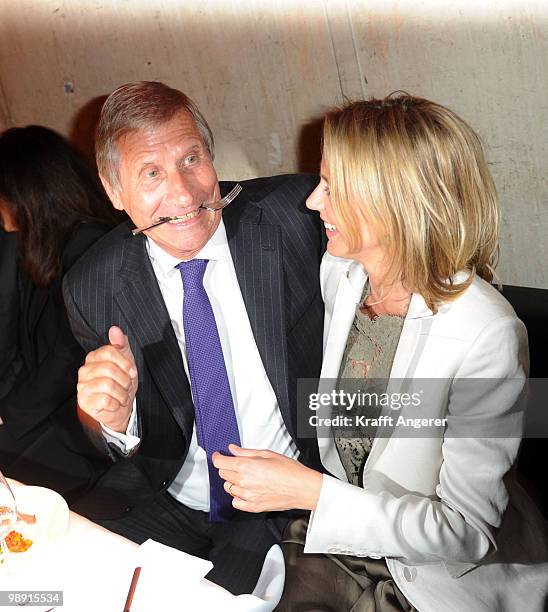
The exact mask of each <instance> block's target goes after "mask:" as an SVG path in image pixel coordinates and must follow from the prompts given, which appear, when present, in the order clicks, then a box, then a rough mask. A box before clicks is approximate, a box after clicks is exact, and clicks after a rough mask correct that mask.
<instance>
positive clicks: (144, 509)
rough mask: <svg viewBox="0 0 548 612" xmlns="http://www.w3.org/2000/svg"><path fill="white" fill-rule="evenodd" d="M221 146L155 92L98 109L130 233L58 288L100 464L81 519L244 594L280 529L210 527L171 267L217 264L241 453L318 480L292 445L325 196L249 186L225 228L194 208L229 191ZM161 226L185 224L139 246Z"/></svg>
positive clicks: (312, 326) (287, 184)
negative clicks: (315, 208) (216, 148)
mask: <svg viewBox="0 0 548 612" xmlns="http://www.w3.org/2000/svg"><path fill="white" fill-rule="evenodd" d="M212 147H213V139H212V136H211V132H210V130H209V127H208V125H207V123H206V121H205V119H204V118H203V117H202V115H201V114H200V112H199V110H198V109H197V108H196V106H195V105H194V104H193V103H192V102H191V101H190V100H189V99H188V98H187V97H186V96H185V95H184V94H182V93H181V92H179V91H177V90H173V89H171V88H169V87H167V86H165V85H163V84H161V83H151V82H139V83H129V84H127V85H124V86H122V87H120V88H118V89H117V90H116V91H115V92H114V93H113V94H112V95H111V96H110V97H109V98H108V100H107V101H106V103H105V106H104V107H103V110H102V113H101V118H100V122H99V126H98V131H97V143H96V149H97V163H98V167H99V172H100V175H101V179H102V181H103V184H104V186H105V189H106V191H107V193H108V195H109V197H110V199H111V201H112V203H113V205H114V206H115V207H116V208H117V209H120V210H125V211H126V213H127V214H128V215H129V217H130V219H131V222H132V223H129V222H128V223H124V224H122V225H120V226H119V227H118V228H116V229H115V230H114V231H112V232H111V233H110V234H109V235H107V236H106V237H105V239H104V240H101V241H100V242H99V243H98V244H97V245H96V246H95V247H94V248H92V249H91V250H90V251H89V252H88V253H87V254H86V256H84V257H83V258H82V259H81V260H80V261H79V262H78V264H77V265H76V266H75V267H74V268H73V269H72V270H71V272H70V273H69V274H68V275H67V277H66V279H65V284H64V294H65V301H66V304H67V308H68V312H69V315H70V319H71V325H72V328H73V331H74V333H75V335H76V337H77V338H78V340H79V341H80V343H81V344H82V346H83V347H84V348H85V350H86V351H87V352H88V355H87V358H86V362H85V364H84V365H83V366H82V368H81V369H80V372H79V383H78V405H79V411H80V414H81V418H82V420H83V421H84V423H85V425H86V427H87V430H88V431H89V435H90V436H91V437H92V439H93V440H94V442H95V444H96V446H97V447H98V448H99V449H100V450H101V451H102V454H103V456H104V457H105V463H104V464H102V466H101V470H100V471H99V472H98V474H97V480H96V483H95V486H94V487H93V488H92V490H90V491H89V492H88V493H87V494H86V495H85V496H84V497H83V498H82V499H81V500H80V501H79V503H78V505H77V506H76V508H75V509H76V510H77V511H80V512H82V513H84V514H86V515H88V516H90V518H92V519H93V520H95V521H96V522H98V523H101V524H102V525H104V526H106V527H107V528H108V529H111V530H113V531H116V532H118V533H121V534H122V535H125V536H126V537H129V538H131V539H133V540H135V541H137V542H142V541H144V540H145V539H147V538H149V537H151V538H153V539H156V540H158V541H161V542H163V543H166V544H169V545H171V546H175V547H177V548H180V549H182V550H185V551H187V552H190V553H192V554H195V555H198V556H202V557H205V558H209V559H211V560H212V561H213V562H214V564H215V567H214V569H213V570H212V572H211V573H210V574H209V575H208V578H210V579H211V580H213V581H215V582H218V583H219V584H221V585H223V586H225V587H226V588H228V589H229V590H231V591H232V592H234V593H243V592H249V591H250V590H252V589H253V586H254V584H255V582H256V579H257V577H258V574H259V572H260V569H261V566H262V560H263V558H264V555H265V553H266V551H267V550H268V549H269V548H270V546H271V545H272V544H273V543H275V542H276V541H278V540H279V538H280V535H281V529H282V528H283V525H284V522H285V517H284V515H283V514H282V515H278V516H263V515H258V516H257V515H250V514H246V513H239V512H236V513H235V515H234V516H233V518H232V519H231V520H229V521H227V522H212V521H210V518H209V514H208V512H209V511H210V501H211V500H210V491H209V486H208V482H209V481H208V471H207V458H206V453H205V451H204V449H203V448H202V447H201V446H200V445H199V444H198V443H197V436H196V427H195V406H194V403H193V395H192V390H191V384H190V383H189V376H188V372H189V363H188V354H187V350H186V345H185V333H186V331H185V330H186V327H185V326H184V325H185V321H184V320H183V321H181V318H182V317H181V313H182V304H183V286H182V284H181V276H180V274H179V270H178V269H177V267H178V266H179V264H180V262H185V261H189V260H192V259H194V258H196V259H205V260H208V263H207V270H206V273H205V275H204V277H203V287H204V288H205V290H206V293H207V295H208V299H209V302H210V303H211V308H212V310H213V313H214V318H215V322H216V326H217V328H218V336H219V339H220V343H221V345H222V354H223V355H224V362H225V366H226V375H227V377H228V381H229V383H230V392H231V395H232V399H233V404H234V412H235V416H236V420H237V424H238V429H239V434H240V438H241V444H242V446H247V447H251V448H272V449H273V450H276V451H278V452H281V453H284V454H286V455H288V456H290V457H296V456H299V458H300V460H301V461H302V462H303V463H304V464H308V465H310V466H314V467H316V468H318V467H319V462H318V456H317V447H316V443H315V441H307V440H299V439H297V436H296V384H297V378H300V377H317V376H318V375H319V371H320V364H321V352H322V346H321V338H322V325H323V304H322V300H321V296H320V291H319V281H318V269H319V264H320V259H321V255H322V250H323V247H322V235H323V232H321V228H320V226H319V223H318V221H317V219H316V217H315V216H314V215H311V214H309V212H308V211H307V209H306V208H305V205H304V203H305V199H306V197H307V196H308V194H309V193H310V192H311V190H312V189H313V188H314V186H315V182H316V181H315V179H314V178H313V177H310V176H279V177H272V178H267V179H255V180H251V181H244V182H243V183H242V186H243V191H242V193H241V194H240V195H239V196H238V198H237V199H236V200H235V201H234V202H233V203H232V204H231V205H230V206H229V207H228V208H227V209H226V210H224V211H223V213H222V214H221V212H220V211H216V212H211V211H207V210H203V209H199V206H200V204H201V203H203V202H210V201H214V200H217V199H219V198H220V196H221V195H222V194H223V193H224V192H226V191H227V190H229V189H230V188H231V187H232V185H231V184H221V185H219V183H218V181H217V176H216V174H215V170H214V168H213V164H212ZM161 216H177V217H178V218H179V220H178V221H177V222H176V223H165V224H164V225H161V226H159V227H157V228H154V229H152V230H150V231H147V232H146V235H139V236H133V235H132V233H131V229H132V227H133V225H135V226H145V225H150V224H151V223H152V222H153V221H154V219H156V218H158V217H161ZM197 256H198V257H197ZM192 388H194V381H193V383H192Z"/></svg>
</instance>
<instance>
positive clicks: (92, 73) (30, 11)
mask: <svg viewBox="0 0 548 612" xmlns="http://www.w3.org/2000/svg"><path fill="white" fill-rule="evenodd" d="M547 37H548V2H547V1H546V0H452V1H449V0H421V1H420V2H417V1H416V0H407V1H405V0H399V1H398V0H371V1H366V0H299V2H296V1H295V0H231V1H230V0H186V1H183V0H146V1H143V0H110V2H105V1H103V0H65V1H60V0H2V2H1V3H0V128H3V127H5V126H10V125H24V124H28V123H41V124H44V125H47V126H50V127H53V128H55V129H57V130H59V131H61V132H62V133H64V134H67V135H69V136H70V137H71V138H72V139H73V140H74V141H76V142H77V143H78V144H79V146H80V147H81V148H82V149H83V150H84V151H87V152H88V154H89V155H91V154H92V153H91V145H90V134H91V131H92V128H93V125H94V121H95V118H96V115H97V112H98V109H99V108H100V104H101V101H102V99H103V96H105V95H106V94H108V93H109V92H110V91H112V89H114V88H115V87H116V86H117V85H119V84H121V83H123V82H126V81H129V80H133V79H151V80H162V81H165V82H166V83H168V84H170V85H173V86H176V87H179V88H181V89H183V90H184V91H185V92H186V93H188V94H189V95H190V96H191V97H193V98H194V99H195V100H196V102H197V103H198V104H199V105H200V107H201V108H202V110H203V111H204V113H205V115H206V117H207V118H208V120H209V121H210V123H211V125H212V127H213V129H214V132H215V135H216V140H217V143H218V147H217V149H218V153H217V162H216V163H217V167H218V169H219V173H220V175H221V176H223V177H226V178H228V177H230V178H246V177H248V176H253V175H257V174H263V175H266V174H278V173H282V172H293V171H296V170H298V169H301V170H311V169H314V168H315V164H316V163H317V159H318V151H317V124H316V123H315V121H314V120H315V119H317V118H318V117H319V116H320V115H321V113H322V111H324V110H325V109H326V108H327V107H329V106H331V105H333V104H336V103H340V102H341V101H342V100H343V99H344V97H349V98H356V97H368V96H371V95H375V96H382V95H385V94H387V93H388V92H390V91H392V90H395V89H404V90H406V91H409V92H410V93H415V94H418V95H423V96H426V97H430V98H432V99H434V100H436V101H439V102H441V103H443V104H447V105H449V106H451V107H452V108H453V109H455V110H456V111H457V112H459V113H460V114H461V115H463V116H464V117H465V118H466V119H467V120H468V121H469V122H470V123H471V124H472V125H473V126H474V127H475V128H476V129H477V130H478V131H479V133H480V134H481V136H482V138H483V140H484V142H485V143H486V147H487V152H488V158H489V161H490V164H491V168H492V171H493V174H494V176H495V180H496V183H497V186H498V189H499V192H500V196H501V201H502V205H503V209H504V223H503V227H502V233H501V242H502V254H501V265H500V267H499V271H500V275H501V277H502V279H503V281H504V282H507V283H513V284H521V285H528V286H537V287H546V288H548V265H547V264H546V262H547V261H548V238H547V236H548V184H547V176H546V170H547V167H548V120H547V111H548V43H547Z"/></svg>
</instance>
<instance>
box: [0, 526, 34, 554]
mask: <svg viewBox="0 0 548 612" xmlns="http://www.w3.org/2000/svg"><path fill="white" fill-rule="evenodd" d="M6 546H7V547H8V550H9V551H10V552H12V553H21V552H26V551H27V550H28V549H29V548H30V547H31V546H32V540H29V539H27V538H25V537H24V536H23V534H21V533H19V532H18V531H10V532H9V533H8V535H7V536H6Z"/></svg>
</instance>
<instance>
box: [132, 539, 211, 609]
mask: <svg viewBox="0 0 548 612" xmlns="http://www.w3.org/2000/svg"><path fill="white" fill-rule="evenodd" d="M135 564H136V566H138V567H141V574H140V576H139V581H138V583H137V588H136V589H135V594H134V596H133V604H132V606H131V610H132V612H133V611H134V610H135V612H140V611H143V612H144V611H147V612H150V610H177V609H178V606H177V603H176V602H177V599H176V598H177V597H179V598H181V599H180V602H181V604H182V602H183V601H184V599H185V596H184V593H185V592H192V591H193V590H194V589H196V586H197V585H198V584H199V582H200V580H201V579H202V578H203V577H204V576H205V575H206V574H207V573H208V572H209V571H210V570H211V569H212V567H213V563H211V561H206V560H204V559H200V558H198V557H194V556H192V555H189V554H187V553H185V552H183V551H181V550H177V549H175V548H171V547H170V546H166V545H165V544H160V543H159V542H155V541H154V540H147V541H146V542H143V543H142V544H141V546H139V549H138V550H137V555H136V561H135ZM181 609H182V606H181Z"/></svg>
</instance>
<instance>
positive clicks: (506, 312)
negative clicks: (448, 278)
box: [434, 276, 522, 340]
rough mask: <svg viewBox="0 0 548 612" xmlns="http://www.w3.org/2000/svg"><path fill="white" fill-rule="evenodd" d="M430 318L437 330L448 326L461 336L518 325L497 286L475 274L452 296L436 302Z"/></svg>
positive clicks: (513, 313) (470, 337) (466, 336)
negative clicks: (448, 300)
mask: <svg viewBox="0 0 548 612" xmlns="http://www.w3.org/2000/svg"><path fill="white" fill-rule="evenodd" d="M434 318H435V321H436V324H435V326H436V328H438V330H439V329H440V328H441V327H443V328H444V329H446V330H448V332H450V330H451V329H452V330H453V331H454V332H455V333H458V334H459V336H460V337H461V338H462V339H463V340H465V339H466V338H469V339H470V340H472V339H474V338H476V337H477V336H478V335H479V334H480V333H482V332H483V331H484V330H486V329H488V328H491V329H493V330H495V329H498V330H499V333H502V332H503V330H505V329H507V330H511V329H514V330H515V328H516V327H521V326H522V323H521V322H520V320H519V319H518V316H517V315H516V313H515V311H514V309H513V308H512V306H511V305H510V303H509V302H508V300H506V298H505V297H504V296H503V295H502V294H501V293H500V291H499V290H498V289H497V287H495V286H494V285H491V284H490V283H488V282H487V281H485V280H483V279H482V278H479V277H477V276H476V277H475V278H474V280H473V281H472V282H471V283H470V285H469V287H468V288H467V289H466V290H465V291H464V292H463V293H462V294H460V295H459V296H458V297H457V298H456V299H455V300H453V301H451V302H449V303H447V304H443V305H442V306H440V308H439V310H438V313H437V315H436V316H435V317H434Z"/></svg>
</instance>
